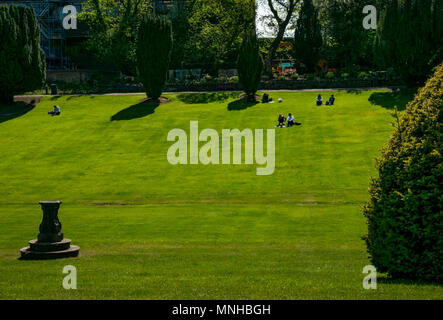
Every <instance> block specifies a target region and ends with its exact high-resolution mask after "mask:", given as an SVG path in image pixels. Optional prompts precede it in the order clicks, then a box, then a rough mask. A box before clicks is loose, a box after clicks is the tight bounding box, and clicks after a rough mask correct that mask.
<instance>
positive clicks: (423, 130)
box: [364, 64, 443, 282]
mask: <svg viewBox="0 0 443 320" xmlns="http://www.w3.org/2000/svg"><path fill="white" fill-rule="evenodd" d="M442 108H443V64H442V65H440V66H439V67H438V68H437V70H436V72H435V75H434V76H433V77H432V78H431V79H429V80H428V82H427V83H426V86H425V87H424V88H422V89H420V90H419V92H418V94H417V95H416V97H415V99H414V100H413V101H412V102H411V103H409V104H408V106H407V109H406V111H405V114H404V115H403V117H402V118H401V119H398V122H397V129H396V131H395V132H394V134H393V135H392V136H391V138H390V140H389V142H388V144H387V145H386V146H385V148H384V149H383V152H382V156H381V157H380V158H379V159H378V160H377V169H378V172H379V177H378V178H377V179H373V181H372V184H371V186H370V189H369V192H370V197H371V199H370V202H369V203H368V204H367V205H366V206H365V207H364V214H365V216H366V218H367V223H368V235H367V236H366V237H365V239H366V243H367V248H368V252H369V254H370V257H371V261H372V263H373V264H374V266H375V267H376V268H377V270H378V271H380V272H387V273H388V274H389V275H391V276H393V277H403V278H412V279H422V280H433V281H439V282H441V281H442V280H443V197H442V190H443V162H442V154H443V113H442Z"/></svg>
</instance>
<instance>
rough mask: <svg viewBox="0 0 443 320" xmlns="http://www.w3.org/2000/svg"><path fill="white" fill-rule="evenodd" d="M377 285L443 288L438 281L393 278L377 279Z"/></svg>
mask: <svg viewBox="0 0 443 320" xmlns="http://www.w3.org/2000/svg"><path fill="white" fill-rule="evenodd" d="M377 283H383V284H405V285H415V286H431V285H432V286H439V287H443V284H441V283H438V282H436V281H423V280H412V279H392V278H377Z"/></svg>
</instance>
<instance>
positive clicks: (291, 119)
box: [277, 113, 301, 128]
mask: <svg viewBox="0 0 443 320" xmlns="http://www.w3.org/2000/svg"><path fill="white" fill-rule="evenodd" d="M285 121H286V122H287V127H288V128H289V127H292V126H299V125H301V123H300V122H295V119H294V116H293V115H292V114H291V113H290V114H288V118H287V119H286V118H285V117H284V116H283V115H282V114H281V113H280V114H279V115H278V125H277V127H279V128H283V127H285V126H286V125H285Z"/></svg>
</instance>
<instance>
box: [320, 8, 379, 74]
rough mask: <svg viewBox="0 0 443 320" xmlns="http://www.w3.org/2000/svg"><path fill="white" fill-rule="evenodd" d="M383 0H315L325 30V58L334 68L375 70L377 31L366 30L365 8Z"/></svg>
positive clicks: (351, 70)
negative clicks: (374, 46)
mask: <svg viewBox="0 0 443 320" xmlns="http://www.w3.org/2000/svg"><path fill="white" fill-rule="evenodd" d="M379 1H384V0H371V1H368V0H352V1H348V0H316V1H315V4H316V7H317V8H318V10H319V18H320V21H321V25H322V30H323V40H324V44H325V45H324V47H323V53H322V55H323V56H324V57H325V58H326V59H327V60H328V61H329V62H330V65H331V64H332V65H334V66H337V67H341V68H346V69H348V70H349V72H353V71H355V70H354V68H356V67H355V66H356V65H358V66H370V67H373V66H374V65H375V63H374V57H373V43H374V37H375V31H374V30H366V29H364V28H363V25H362V22H363V18H364V14H363V8H364V7H365V6H366V5H375V6H376V8H377V9H379V10H380V8H382V6H381V5H378V4H377V3H378V2H379Z"/></svg>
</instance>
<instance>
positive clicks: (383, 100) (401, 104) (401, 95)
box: [368, 88, 417, 111]
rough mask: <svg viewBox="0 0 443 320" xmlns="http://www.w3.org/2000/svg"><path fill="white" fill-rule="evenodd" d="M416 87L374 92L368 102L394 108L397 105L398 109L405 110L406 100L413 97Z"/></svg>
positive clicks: (408, 100)
mask: <svg viewBox="0 0 443 320" xmlns="http://www.w3.org/2000/svg"><path fill="white" fill-rule="evenodd" d="M416 93H417V89H410V88H408V89H400V90H395V91H392V92H374V93H373V94H371V96H370V97H369V99H368V100H369V102H370V103H372V104H374V105H378V106H381V107H383V108H386V109H394V108H395V106H397V109H398V110H399V111H402V110H405V109H406V105H407V104H408V102H410V101H411V100H413V99H414V96H415V94H416Z"/></svg>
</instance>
